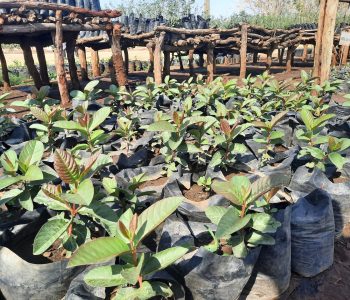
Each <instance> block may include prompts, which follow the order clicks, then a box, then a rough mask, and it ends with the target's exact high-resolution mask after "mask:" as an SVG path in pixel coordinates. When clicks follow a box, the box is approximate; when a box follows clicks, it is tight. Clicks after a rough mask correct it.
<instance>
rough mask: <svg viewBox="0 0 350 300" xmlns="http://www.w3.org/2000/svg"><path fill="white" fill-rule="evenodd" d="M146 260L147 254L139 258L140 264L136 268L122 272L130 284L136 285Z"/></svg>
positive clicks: (125, 269)
mask: <svg viewBox="0 0 350 300" xmlns="http://www.w3.org/2000/svg"><path fill="white" fill-rule="evenodd" d="M144 260H145V254H144V253H142V254H141V255H140V256H139V259H138V263H137V266H136V267H130V268H124V269H123V271H122V273H121V274H122V276H123V277H124V278H125V279H126V280H127V282H128V283H129V284H132V285H135V284H136V283H137V280H138V279H139V276H140V273H141V269H142V266H143V263H144Z"/></svg>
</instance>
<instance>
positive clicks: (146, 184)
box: [140, 177, 168, 190]
mask: <svg viewBox="0 0 350 300" xmlns="http://www.w3.org/2000/svg"><path fill="white" fill-rule="evenodd" d="M167 181H168V177H161V178H158V179H156V180H150V181H146V182H144V183H142V184H141V185H140V189H141V190H142V189H144V188H146V187H150V186H162V185H165V184H166V183H167Z"/></svg>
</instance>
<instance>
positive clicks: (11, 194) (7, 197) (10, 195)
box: [0, 189, 23, 205]
mask: <svg viewBox="0 0 350 300" xmlns="http://www.w3.org/2000/svg"><path fill="white" fill-rule="evenodd" d="M22 192H23V190H20V189H12V190H10V191H7V192H5V193H4V194H3V195H2V196H1V197H0V205H3V204H6V203H7V202H9V201H11V200H12V199H15V198H16V197H18V195H20V194H21V193H22Z"/></svg>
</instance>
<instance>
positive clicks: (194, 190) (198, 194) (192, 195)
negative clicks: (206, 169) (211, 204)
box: [182, 184, 211, 202]
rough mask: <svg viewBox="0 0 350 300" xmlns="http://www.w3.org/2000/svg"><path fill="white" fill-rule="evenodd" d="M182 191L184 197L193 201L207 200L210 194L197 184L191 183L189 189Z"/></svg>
mask: <svg viewBox="0 0 350 300" xmlns="http://www.w3.org/2000/svg"><path fill="white" fill-rule="evenodd" d="M182 193H183V195H184V196H185V198H187V199H188V200H191V201H194V202H201V201H204V200H207V199H208V198H209V197H210V195H211V193H210V192H206V191H204V189H203V187H201V186H199V185H198V184H193V185H192V186H191V188H190V189H189V190H184V191H183V192H182Z"/></svg>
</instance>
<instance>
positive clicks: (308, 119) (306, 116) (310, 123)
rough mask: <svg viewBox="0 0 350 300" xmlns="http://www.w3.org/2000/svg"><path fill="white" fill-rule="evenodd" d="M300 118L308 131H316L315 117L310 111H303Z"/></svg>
mask: <svg viewBox="0 0 350 300" xmlns="http://www.w3.org/2000/svg"><path fill="white" fill-rule="evenodd" d="M300 117H301V119H302V120H303V122H304V124H305V126H306V128H307V130H309V131H311V130H313V129H314V117H313V115H312V113H311V112H310V111H309V110H307V109H302V110H301V112H300Z"/></svg>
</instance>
